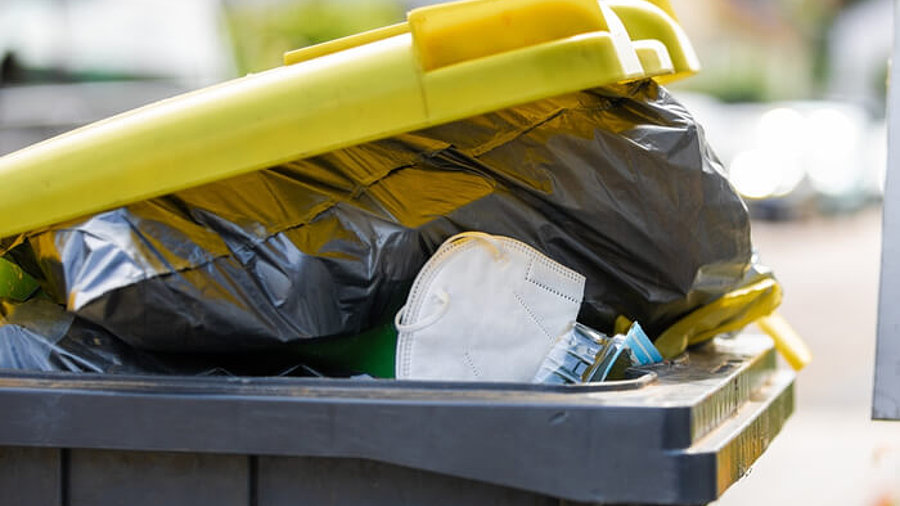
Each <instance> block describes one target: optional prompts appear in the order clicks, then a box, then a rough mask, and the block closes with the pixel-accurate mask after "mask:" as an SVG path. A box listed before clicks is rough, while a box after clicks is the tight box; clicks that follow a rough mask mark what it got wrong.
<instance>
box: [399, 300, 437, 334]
mask: <svg viewBox="0 0 900 506" xmlns="http://www.w3.org/2000/svg"><path fill="white" fill-rule="evenodd" d="M435 297H437V299H438V301H440V303H441V305H440V307H439V308H438V310H437V312H435V313H434V314H432V315H431V316H428V317H426V318H423V319H422V320H420V321H418V322H416V323H410V324H404V323H402V322H403V319H404V318H405V317H406V306H403V307H401V308H400V311H397V315H396V316H394V326H395V327H397V331H398V332H415V331H417V330H422V329H424V328H425V327H430V326H432V325H434V324H435V323H436V322H437V321H438V320H440V319H441V318H443V317H444V315H445V314H447V309H449V308H450V295H448V294H447V292H445V291H444V290H439V291H438V292H437V293H436V294H435Z"/></svg>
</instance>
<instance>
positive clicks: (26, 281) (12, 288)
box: [0, 258, 38, 301]
mask: <svg viewBox="0 0 900 506" xmlns="http://www.w3.org/2000/svg"><path fill="white" fill-rule="evenodd" d="M37 289H38V284H37V281H35V280H34V278H32V277H31V276H29V275H28V274H26V273H25V271H23V270H22V269H20V268H19V267H18V266H16V265H14V264H12V263H10V262H8V261H6V260H4V259H2V258H0V298H6V299H13V300H19V301H22V300H25V299H27V298H28V297H30V296H31V294H33V293H34V292H35V291H36V290H37Z"/></svg>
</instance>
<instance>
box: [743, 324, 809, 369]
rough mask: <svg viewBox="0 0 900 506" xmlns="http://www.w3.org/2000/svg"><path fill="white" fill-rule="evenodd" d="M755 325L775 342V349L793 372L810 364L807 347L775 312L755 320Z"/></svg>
mask: <svg viewBox="0 0 900 506" xmlns="http://www.w3.org/2000/svg"><path fill="white" fill-rule="evenodd" d="M756 325H758V326H759V328H761V329H762V330H763V332H765V333H766V334H768V335H769V337H771V338H772V340H773V341H775V349H776V350H778V352H779V353H781V356H782V357H784V359H785V360H786V361H787V363H788V364H790V365H791V367H793V368H794V370H796V371H799V370H801V369H803V368H804V367H806V366H808V365H809V363H810V362H812V351H811V350H810V349H809V346H807V345H806V342H804V341H803V339H802V338H801V337H800V335H799V334H797V332H796V331H795V330H794V328H793V327H791V325H790V324H789V323H788V322H787V320H785V319H784V317H783V316H781V315H780V314H778V313H777V312H773V313H772V314H770V315H769V316H764V317H762V318H760V319H759V320H756Z"/></svg>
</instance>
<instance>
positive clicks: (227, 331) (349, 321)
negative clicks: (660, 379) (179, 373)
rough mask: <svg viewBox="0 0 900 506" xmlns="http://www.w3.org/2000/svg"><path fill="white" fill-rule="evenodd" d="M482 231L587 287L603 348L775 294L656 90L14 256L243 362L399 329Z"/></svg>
mask: <svg viewBox="0 0 900 506" xmlns="http://www.w3.org/2000/svg"><path fill="white" fill-rule="evenodd" d="M184 170H190V167H185V168H184ZM466 230H479V231H484V232H487V233H490V234H497V235H503V236H508V237H512V238H515V239H518V240H520V241H523V242H525V243H527V244H529V245H531V246H533V247H535V248H536V249H538V250H540V251H541V252H542V253H544V254H546V255H548V256H549V257H551V258H553V259H554V260H556V261H558V262H560V263H563V264H565V265H567V266H569V267H570V268H572V269H574V270H575V271H577V272H580V273H583V274H584V275H585V276H586V277H587V285H586V289H585V297H584V301H583V304H582V307H581V312H580V314H579V318H578V320H579V321H580V322H582V323H584V324H586V325H588V326H590V327H593V328H596V329H598V330H601V331H603V332H611V331H612V330H613V325H614V322H615V319H616V317H617V316H618V315H625V316H627V317H628V318H630V319H632V320H638V321H640V322H641V324H642V325H643V326H644V328H645V330H646V331H647V333H648V335H650V336H651V337H652V338H655V337H656V336H658V335H659V334H660V333H661V332H662V331H663V330H664V329H666V328H668V327H669V326H671V325H672V324H673V323H675V322H677V321H678V320H679V319H681V318H682V317H684V316H685V315H687V314H689V313H691V312H692V311H694V310H696V309H697V308H700V307H702V306H704V305H706V304H708V303H710V302H712V301H714V300H716V299H717V298H718V297H720V296H721V295H723V294H725V293H728V292H730V291H732V290H734V289H735V288H737V287H739V286H743V285H745V284H749V283H751V282H753V281H755V280H758V279H762V278H765V277H768V276H769V274H767V273H764V272H760V271H756V270H754V269H752V268H751V267H752V262H751V244H750V228H749V219H748V215H747V212H746V209H745V207H744V204H743V203H742V201H741V199H740V198H739V197H738V195H737V194H736V193H735V192H734V190H733V189H732V188H731V186H730V185H729V183H728V181H727V180H726V178H725V176H724V175H723V174H722V171H721V166H720V164H719V162H718V161H717V159H716V157H715V156H714V155H713V153H712V152H711V151H710V149H709V146H708V145H707V144H706V141H705V139H704V136H703V132H702V130H701V128H700V127H699V126H698V125H697V123H696V122H695V121H694V120H693V118H692V117H691V116H690V115H689V114H688V112H687V111H686V110H685V109H684V108H683V107H682V106H681V105H680V104H679V103H678V102H676V101H675V100H674V99H673V98H672V96H671V95H669V93H667V92H666V91H665V90H664V89H662V88H660V87H659V86H658V85H657V84H656V83H654V82H652V81H643V82H637V83H631V84H627V85H619V86H615V87H608V88H602V89H595V90H590V91H584V92H580V93H575V94H569V95H565V96H560V97H556V98H551V99H545V100H540V101H536V102H533V103H530V104H526V105H522V106H517V107H513V108H509V109H505V110H502V111H499V112H495V113H490V114H484V115H480V116H476V117H473V118H469V119H466V120H462V121H457V122H453V123H449V124H446V125H442V126H438V127H434V128H429V129H426V130H421V131H417V132H413V133H408V134H403V135H398V136H395V137H391V138H388V139H384V140H379V141H374V142H369V143H366V144H361V145H357V146H354V147H351V148H347V149H341V150H338V151H334V152H331V153H328V154H326V155H322V156H316V157H312V158H308V159H303V160H297V161H294V162H290V163H285V164H283V165H280V166H277V167H272V168H269V169H267V170H263V171H259V172H256V173H252V174H247V175H243V176H239V177H235V178H232V179H228V180H223V181H220V182H216V183H212V184H208V185H204V186H201V187H197V188H194V189H190V190H186V191H182V192H178V193H176V194H173V195H169V196H166V197H162V198H156V199H152V200H148V201H144V202H141V203H138V204H134V205H129V206H127V207H123V208H119V209H116V210H113V211H109V212H104V213H100V214H97V215H94V216H89V217H85V218H83V219H79V220H75V221H72V222H69V223H64V224H60V225H57V226H53V227H51V228H49V229H46V230H38V231H34V232H31V233H28V234H25V235H23V236H21V237H17V238H8V239H7V241H5V244H6V246H7V247H6V248H5V250H6V252H7V258H11V259H14V260H15V261H16V262H17V263H18V264H19V265H20V266H22V267H23V268H24V269H25V270H27V271H29V273H30V274H32V275H34V276H35V277H37V278H38V279H39V280H41V282H42V285H43V287H44V288H45V290H47V291H48V292H49V293H51V294H52V295H53V297H55V299H56V300H57V301H58V302H60V303H63V304H65V305H66V307H67V308H68V309H69V310H70V311H72V312H74V313H75V314H77V315H78V316H79V317H80V318H83V319H85V320H87V321H89V322H93V323H94V324H96V325H99V326H101V327H103V328H104V329H106V330H108V331H109V332H111V333H112V334H114V335H116V336H118V337H119V338H121V339H122V340H123V341H125V342H127V343H129V344H131V345H133V346H135V347H138V348H142V349H148V350H165V351H176V352H196V351H202V352H234V351H242V350H262V349H273V348H279V347H283V346H284V345H285V344H293V343H299V342H305V341H309V340H314V339H325V338H331V337H336V336H347V335H354V334H358V333H360V332H362V331H365V330H367V329H371V328H374V327H376V326H378V325H380V324H384V323H385V322H388V321H390V319H391V318H392V317H393V315H394V313H395V312H396V311H397V310H398V309H399V307H400V306H401V305H402V303H403V301H404V300H405V298H406V295H407V293H408V290H409V288H410V285H411V284H412V281H413V279H414V278H415V276H416V274H417V273H418V271H419V269H420V268H421V267H422V265H423V264H424V263H425V261H426V260H427V259H428V258H429V257H430V256H431V255H432V254H433V253H434V252H435V250H436V249H437V248H438V246H440V244H441V243H442V242H443V241H444V240H445V239H447V238H448V237H450V236H452V235H454V234H456V233H459V232H462V231H466ZM3 250H4V249H0V252H2V251H3Z"/></svg>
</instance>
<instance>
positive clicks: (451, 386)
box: [0, 368, 658, 397]
mask: <svg viewBox="0 0 900 506" xmlns="http://www.w3.org/2000/svg"><path fill="white" fill-rule="evenodd" d="M626 374H627V375H628V376H630V378H629V379H624V380H616V381H605V382H601V383H592V384H582V385H546V384H536V383H512V382H461V381H455V382H453V381H414V380H395V379H356V378H310V377H271V376H268V377H246V376H172V375H132V374H115V375H110V374H98V373H74V372H43V371H20V370H13V369H0V389H5V388H35V389H58V390H90V391H109V392H137V393H147V394H155V393H165V394H176V395H177V394H211V395H216V394H223V395H235V394H237V395H248V396H255V395H264V396H291V397H294V396H296V395H297V392H298V389H302V390H307V391H308V390H312V389H315V390H317V391H319V392H321V393H327V392H328V391H329V390H332V391H337V390H347V389H352V390H359V391H361V392H362V391H368V390H380V391H385V390H390V391H394V392H403V391H420V392H421V391H431V392H435V393H440V392H454V391H456V392H459V391H465V392H470V393H471V392H478V391H487V392H510V393H513V392H519V393H521V392H533V393H555V394H558V393H563V394H584V393H593V392H618V391H629V390H639V389H641V388H643V387H645V386H647V385H650V384H652V383H653V382H655V381H656V380H657V378H658V375H657V374H656V372H654V371H652V370H649V369H645V368H630V369H628V370H627V371H626Z"/></svg>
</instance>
